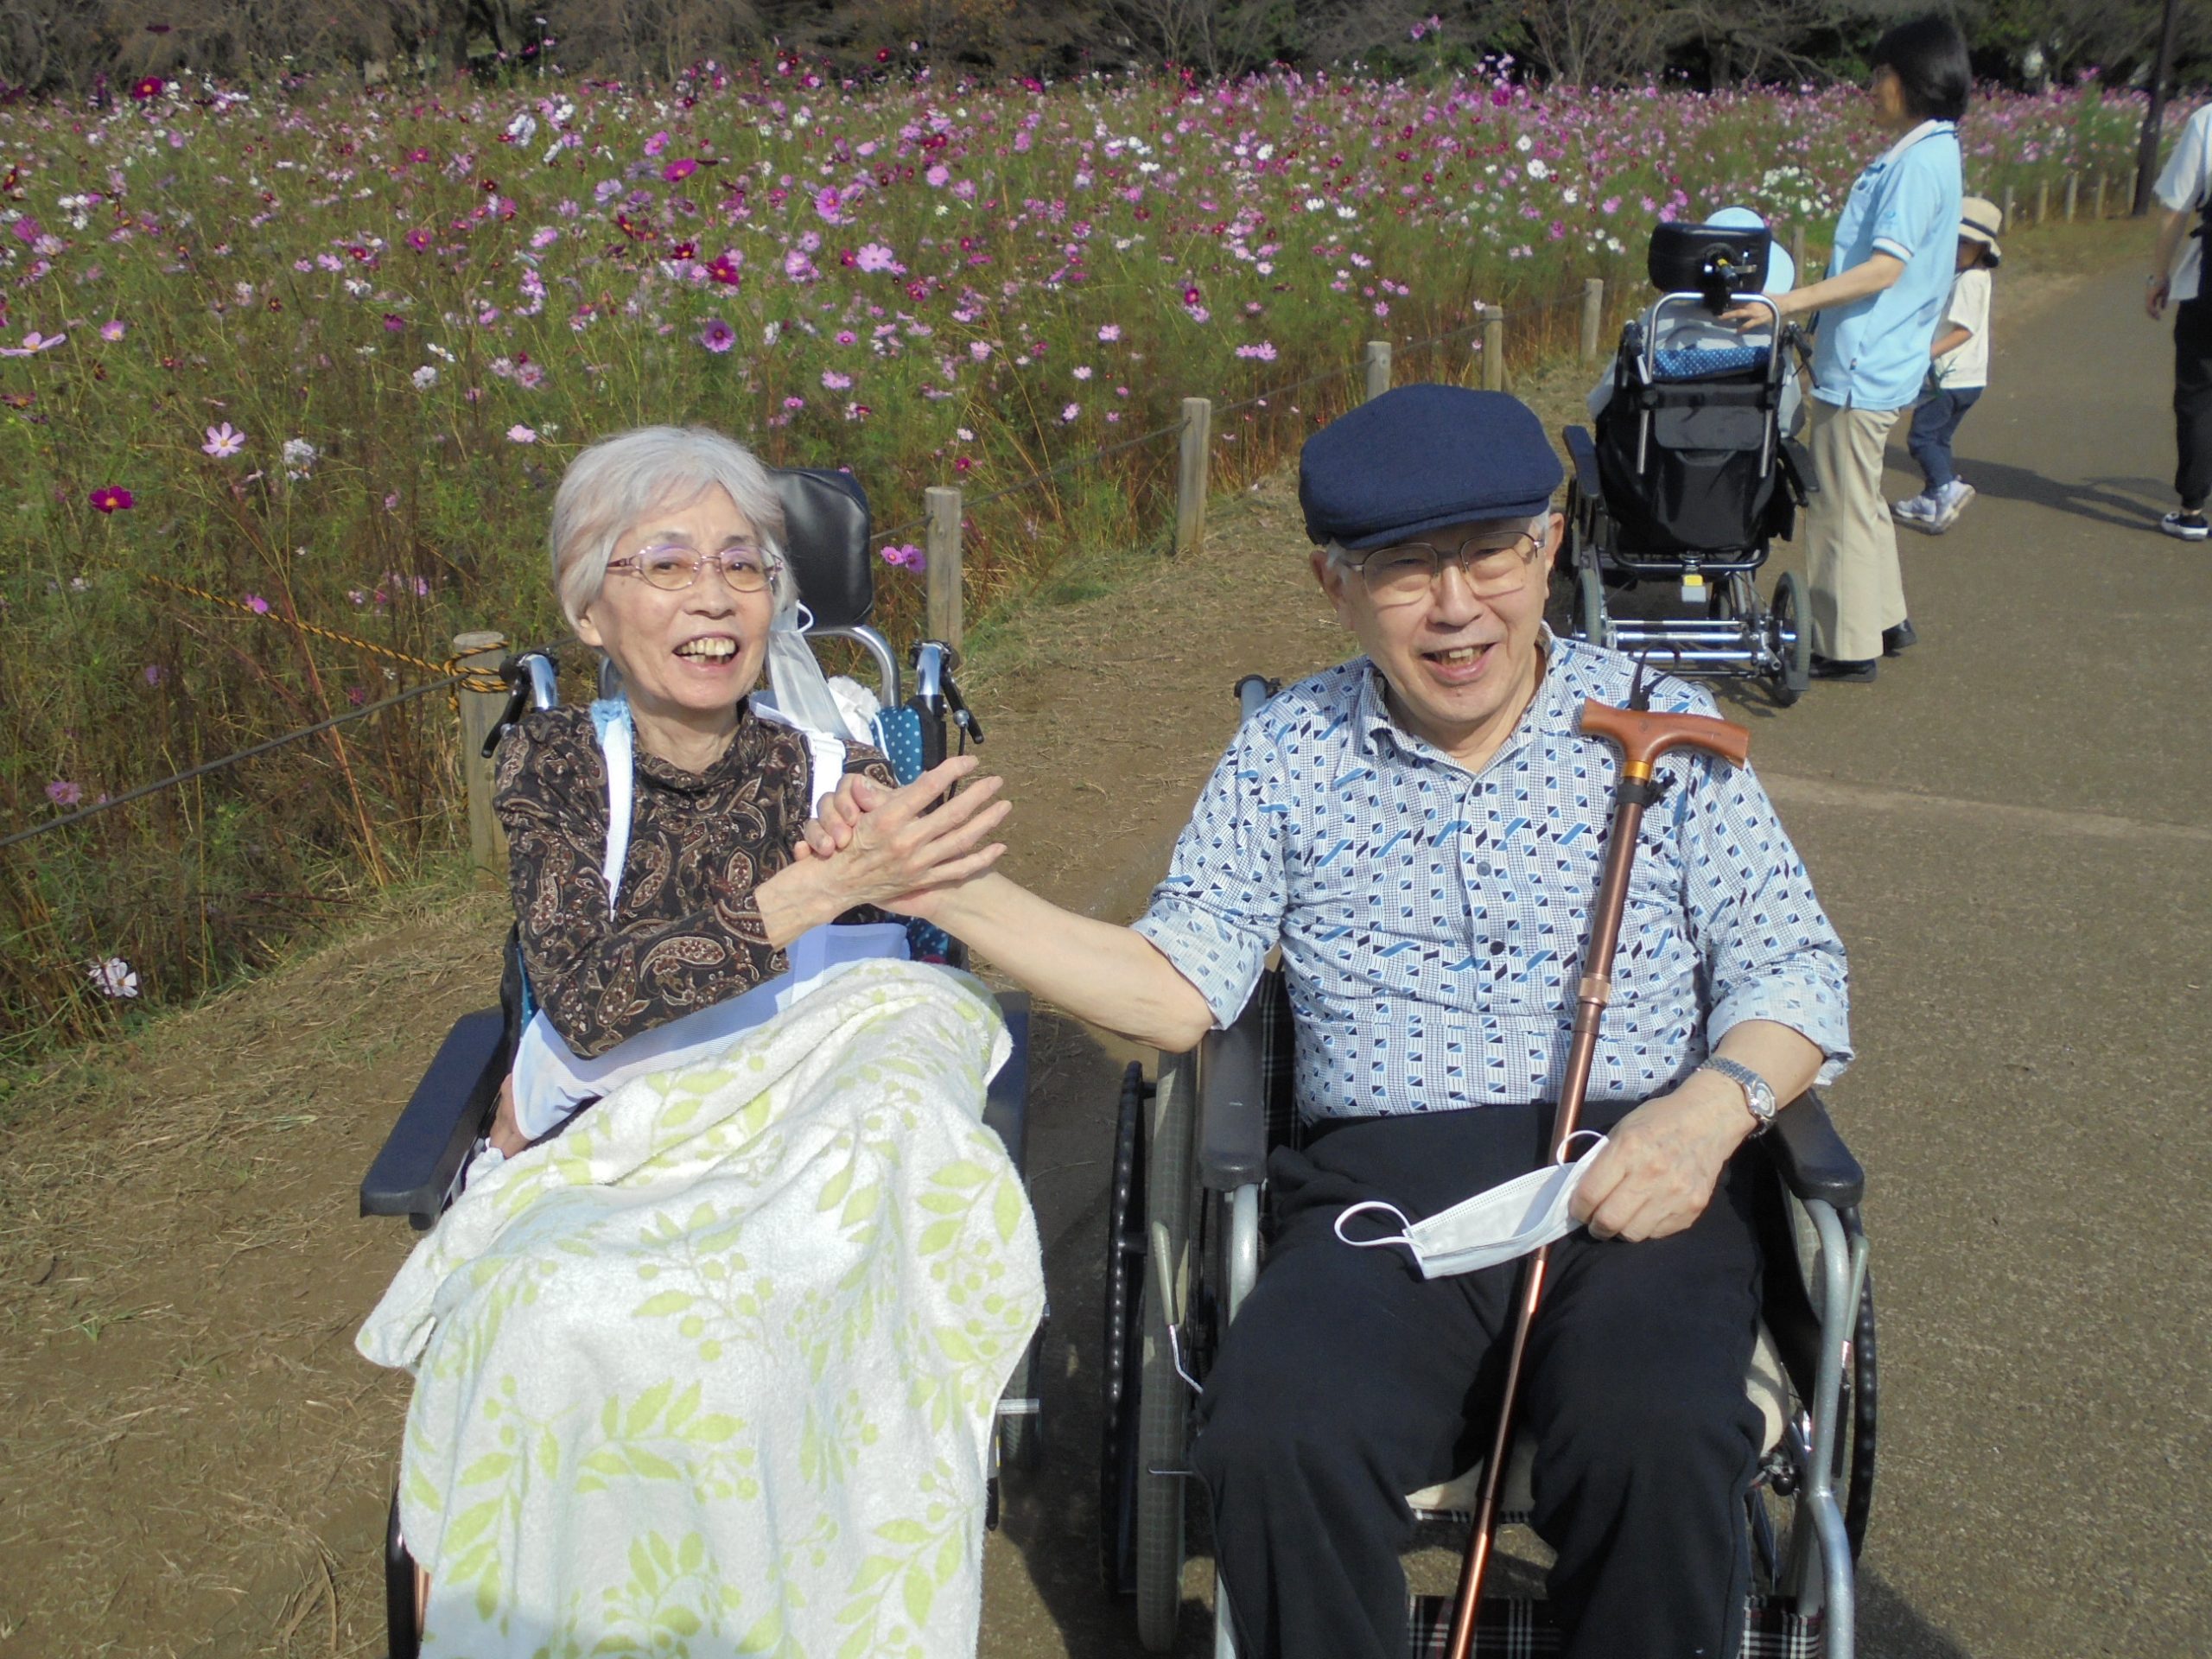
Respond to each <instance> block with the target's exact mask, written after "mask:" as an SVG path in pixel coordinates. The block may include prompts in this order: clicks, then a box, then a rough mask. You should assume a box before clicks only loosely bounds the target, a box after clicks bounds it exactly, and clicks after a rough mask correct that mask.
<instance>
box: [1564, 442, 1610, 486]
mask: <svg viewBox="0 0 2212 1659" xmlns="http://www.w3.org/2000/svg"><path fill="white" fill-rule="evenodd" d="M1560 436H1561V437H1563V438H1565V439H1566V440H1567V460H1568V461H1571V462H1572V463H1573V467H1574V487H1575V488H1576V489H1578V490H1580V491H1581V492H1582V493H1583V494H1585V495H1586V496H1588V497H1590V498H1591V499H1592V500H1596V499H1600V498H1602V497H1603V495H1604V494H1605V491H1604V488H1603V486H1601V484H1600V483H1599V477H1598V445H1597V442H1596V441H1595V440H1593V439H1592V437H1591V435H1590V429H1589V428H1588V427H1586V426H1570V427H1568V428H1567V429H1566V430H1565V431H1564V432H1562V433H1560Z"/></svg>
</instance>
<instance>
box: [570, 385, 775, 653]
mask: <svg viewBox="0 0 2212 1659" xmlns="http://www.w3.org/2000/svg"><path fill="white" fill-rule="evenodd" d="M717 485H719V486H721V488H722V489H723V490H725V491H727V492H728V494H729V499H730V500H731V501H732V502H733V503H734V504H735V505H736V507H737V510H738V511H739V512H741V513H743V514H744V515H745V517H746V520H747V523H749V524H751V525H752V526H753V535H754V536H755V537H758V538H759V541H760V551H761V555H762V556H763V557H764V558H765V559H766V561H767V563H768V571H769V587H770V588H771V590H772V592H773V593H774V594H775V601H776V614H777V615H778V616H779V617H780V616H784V615H785V614H787V613H790V612H791V611H792V610H794V609H795V608H796V607H798V578H797V577H796V576H795V575H792V574H791V561H790V559H788V558H787V557H786V556H785V551H784V500H783V497H782V496H780V495H779V494H778V493H776V486H775V481H774V480H772V479H771V478H770V477H769V476H768V469H767V468H766V467H763V466H762V465H761V464H760V461H759V459H758V458H757V457H755V456H754V454H753V452H752V451H751V450H750V449H747V448H746V447H745V446H744V445H743V444H741V443H740V442H737V440H736V439H734V438H731V437H726V436H724V435H722V434H721V433H720V432H716V431H715V430H714V429H712V428H709V427H704V426H640V427H637V428H635V429H632V430H630V431H628V432H618V433H616V434H615V435H613V437H611V438H601V440H600V441H599V442H597V443H594V444H593V445H592V446H591V447H590V448H587V449H585V450H584V451H582V453H581V454H578V455H577V456H576V458H575V460H574V461H570V462H569V470H568V471H567V472H565V473H563V474H562V476H561V487H560V489H559V490H558V491H557V492H556V493H555V494H554V497H553V523H552V528H551V531H550V534H549V535H548V537H547V542H548V544H549V546H550V550H551V553H552V556H553V591H554V594H556V596H557V597H558V598H559V600H560V601H561V610H562V613H563V614H564V615H565V616H567V618H568V619H569V626H571V627H573V626H575V624H576V622H577V621H578V620H579V619H580V618H581V617H582V614H583V611H584V607H586V606H588V605H589V604H590V603H591V602H592V601H594V599H596V598H598V597H599V590H600V589H601V588H602V587H604V586H605V585H606V582H607V560H609V559H610V558H612V557H613V556H614V544H615V543H617V542H618V541H620V540H621V538H622V537H623V536H624V535H625V534H626V532H628V531H632V530H633V529H635V528H636V527H637V525H638V523H639V520H640V519H642V518H645V516H646V515H647V514H648V513H650V512H653V511H654V510H655V509H656V508H658V507H659V506H660V505H663V504H664V503H665V502H668V501H669V500H670V499H671V498H673V499H676V500H677V501H679V502H682V503H686V504H688V503H690V502H691V501H693V500H696V499H697V498H698V497H699V496H700V495H701V494H702V493H705V492H706V491H707V490H709V489H712V488H713V487H715V486H717Z"/></svg>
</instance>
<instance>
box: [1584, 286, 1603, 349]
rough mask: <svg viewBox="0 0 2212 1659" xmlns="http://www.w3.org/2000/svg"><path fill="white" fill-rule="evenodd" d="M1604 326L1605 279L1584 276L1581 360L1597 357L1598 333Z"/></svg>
mask: <svg viewBox="0 0 2212 1659" xmlns="http://www.w3.org/2000/svg"><path fill="white" fill-rule="evenodd" d="M1603 327H1605V278H1604V277H1584V278H1583V279H1582V360H1583V361H1584V362H1585V363H1588V362H1592V361H1593V360H1595V359H1596V358H1597V355H1598V333H1599V330H1600V329H1601V328H1603Z"/></svg>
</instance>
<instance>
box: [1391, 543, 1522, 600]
mask: <svg viewBox="0 0 2212 1659" xmlns="http://www.w3.org/2000/svg"><path fill="white" fill-rule="evenodd" d="M1539 545H1541V543H1539V542H1538V540H1537V538H1536V537H1535V536H1532V535H1530V534H1529V532H1528V531H1525V530H1524V531H1522V532H1521V533H1520V534H1519V535H1517V536H1515V537H1511V538H1510V540H1505V541H1500V540H1499V539H1498V538H1497V535H1496V533H1495V532H1492V533H1491V534H1489V535H1487V536H1485V535H1484V534H1482V533H1480V532H1478V533H1477V534H1475V535H1473V536H1470V537H1468V538H1467V539H1466V540H1465V541H1464V542H1462V543H1459V546H1457V547H1455V548H1450V549H1446V548H1440V547H1437V546H1434V545H1433V544H1432V543H1427V542H1401V543H1398V544H1397V545H1396V546H1395V547H1379V548H1377V549H1376V550H1375V551H1374V552H1372V553H1370V554H1369V555H1368V556H1366V557H1365V558H1363V559H1362V560H1360V561H1359V575H1360V579H1361V580H1362V581H1363V582H1365V583H1366V584H1367V593H1368V597H1369V598H1370V599H1372V600H1373V601H1375V603H1376V605H1377V606H1379V607H1386V608H1387V607H1389V606H1393V605H1411V604H1414V603H1416V602H1417V601H1421V600H1424V599H1427V597H1428V595H1429V594H1430V592H1431V591H1432V590H1433V588H1434V587H1435V583H1436V577H1437V573H1438V572H1439V571H1440V570H1442V569H1444V567H1445V566H1446V564H1450V563H1457V564H1458V565H1459V570H1460V574H1461V575H1465V577H1466V579H1467V586H1468V588H1471V590H1472V591H1473V593H1474V594H1475V596H1476V597H1477V598H1478V599H1497V598H1499V597H1502V596H1503V595H1504V594H1510V593H1511V592H1513V590H1514V589H1516V588H1519V587H1520V586H1521V585H1522V583H1523V582H1526V581H1527V580H1528V579H1529V569H1530V568H1531V565H1532V563H1533V562H1534V560H1535V553H1536V549H1537V548H1538V546H1539Z"/></svg>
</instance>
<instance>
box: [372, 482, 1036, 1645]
mask: <svg viewBox="0 0 2212 1659" xmlns="http://www.w3.org/2000/svg"><path fill="white" fill-rule="evenodd" d="M770 477H771V478H772V480H774V483H775V486H776V488H777V492H778V493H779V495H780V496H781V497H782V499H783V505H784V515H785V531H786V534H785V542H786V543H787V546H786V556H788V557H789V558H790V560H791V564H792V568H793V569H794V571H795V573H796V575H798V585H799V591H800V594H801V595H802V597H803V598H804V602H805V605H806V608H807V610H808V612H809V613H811V615H812V617H813V619H814V620H813V622H812V624H811V626H810V627H809V629H808V638H809V639H848V640H850V641H852V642H854V643H855V645H858V646H860V648H861V650H862V651H864V652H866V653H867V655H868V658H871V659H872V661H873V663H874V667H875V670H876V672H877V676H878V682H879V693H878V696H879V702H880V711H879V713H878V714H877V715H876V717H875V728H876V737H877V740H878V743H879V745H880V747H881V748H882V749H883V751H884V753H885V754H886V755H887V756H888V757H889V759H890V761H891V766H892V771H893V774H894V775H895V776H896V777H897V778H898V779H899V782H900V783H902V784H904V783H911V782H912V780H913V779H916V778H917V777H918V776H920V775H921V774H922V773H923V772H925V771H927V770H928V769H929V768H930V767H931V766H936V765H938V763H940V762H941V761H943V760H944V759H945V758H946V757H947V755H948V753H950V752H951V750H952V747H953V745H954V744H955V743H956V742H957V744H958V745H959V746H960V747H961V748H962V749H963V750H964V749H965V747H966V746H967V744H968V743H969V742H971V741H972V742H975V743H977V744H980V743H981V742H982V739H983V731H982V724H981V722H979V721H977V720H976V717H975V715H973V714H972V713H971V712H970V711H969V708H968V705H967V703H966V702H965V701H964V700H963V697H962V696H961V693H960V688H959V686H958V684H957V682H956V681H955V679H954V671H955V669H956V668H957V657H956V654H955V653H954V652H953V651H952V649H951V648H950V646H948V645H944V644H943V643H942V642H940V641H937V640H928V639H925V640H921V641H918V642H917V643H916V644H915V645H913V647H912V651H911V652H909V654H908V660H909V663H910V664H911V666H912V670H913V675H914V690H913V691H912V694H911V695H908V696H905V697H903V698H902V697H901V695H900V692H901V684H902V682H901V676H900V673H899V659H898V658H897V656H896V654H895V653H894V652H893V649H892V647H891V645H890V642H889V641H888V640H887V639H885V638H884V637H883V635H882V634H881V633H880V632H878V631H877V630H876V629H875V628H874V627H873V626H870V622H869V619H870V617H871V616H872V615H873V613H874V605H875V592H874V573H873V566H872V564H871V563H870V561H869V557H868V535H869V527H870V519H869V512H868V498H867V495H866V494H865V493H863V492H862V490H861V486H860V485H859V484H858V483H857V482H856V481H855V480H854V479H853V478H852V477H851V476H850V475H849V474H844V473H838V472H831V471H826V470H825V471H817V470H811V469H802V468H791V469H786V470H781V471H772V472H771V474H770ZM500 672H501V676H502V677H503V678H504V679H505V681H506V683H507V685H508V688H509V696H508V701H507V704H506V707H505V709H504V710H503V711H502V713H501V715H500V718H499V721H498V722H497V723H496V724H495V725H494V726H493V729H492V731H491V733H490V734H489V735H488V736H487V737H486V740H485V742H484V747H483V752H482V755H481V757H480V758H482V759H486V760H488V759H490V758H491V756H492V754H493V751H494V750H495V749H496V748H497V747H498V746H499V740H500V738H501V737H502V736H504V735H505V732H506V729H507V728H508V727H509V726H510V725H512V723H513V722H514V721H517V720H518V719H519V718H520V717H521V716H522V715H523V714H524V711H525V710H527V709H550V708H552V707H554V706H555V705H556V703H558V702H559V701H560V692H559V684H558V665H557V664H556V661H555V659H554V657H553V654H552V652H550V651H548V650H539V651H531V652H522V653H519V654H518V655H517V656H514V657H512V658H509V659H508V660H507V661H506V662H505V664H503V665H502V667H501V670H500ZM910 933H911V934H912V940H913V949H914V956H915V957H916V959H917V960H924V961H938V962H944V963H948V964H950V965H951V966H953V967H959V968H964V967H965V966H966V965H967V962H966V952H965V951H964V950H963V948H962V947H961V946H960V945H959V944H957V941H954V940H951V939H950V938H946V936H945V935H944V934H943V933H941V932H939V931H937V930H936V929H933V928H930V927H927V926H926V925H925V924H922V923H919V922H915V923H912V924H910ZM502 956H503V971H502V974H501V978H500V988H499V1007H493V1008H484V1009H480V1010H478V1011H476V1012H474V1013H471V1014H463V1015H461V1018H460V1019H459V1020H456V1021H454V1026H453V1028H452V1030H451V1031H450V1032H449V1033H448V1034H447V1036H446V1039H445V1040H444V1041H443V1043H442V1044H441V1045H440V1046H439V1048H438V1052H437V1054H436V1056H435V1058H433V1059H432V1060H431V1062H430V1065H429V1070H428V1071H425V1072H424V1073H423V1077H422V1080H421V1082H419V1083H418V1084H416V1087H415V1091H414V1093H413V1095H412V1096H411V1097H410V1099H409V1101H408V1103H407V1106H406V1109H404V1111H402V1112H401V1114H400V1116H399V1118H398V1120H397V1122H395V1123H394V1124H393V1125H392V1127H391V1132H390V1134H389V1135H387V1136H386V1137H385V1142H384V1145H383V1147H382V1148H381V1149H380V1150H379V1151H378V1154H377V1156H376V1159H375V1161H374V1162H373V1163H372V1165H371V1166H370V1168H369V1172H368V1173H367V1175H366V1176H365V1177H364V1178H363V1179H362V1181H361V1186H360V1213H361V1214H362V1215H364V1216H404V1217H407V1219H408V1221H409V1223H410V1225H411V1226H412V1227H413V1228H414V1230H416V1231H417V1232H423V1231H427V1230H429V1229H430V1228H431V1227H432V1226H434V1225H435V1224H436V1223H437V1220H438V1217H440V1216H442V1214H443V1213H444V1212H445V1210H446V1208H447V1206H448V1205H450V1204H451V1203H452V1202H453V1199H454V1198H455V1197H456V1196H457V1192H456V1187H457V1185H458V1181H459V1178H460V1176H461V1172H462V1170H463V1168H464V1166H465V1165H466V1163H467V1159H468V1157H469V1154H470V1153H471V1151H472V1150H473V1149H474V1147H475V1145H476V1142H477V1141H478V1139H479V1138H480V1136H481V1135H483V1134H484V1132H485V1130H486V1128H487V1127H488V1126H489V1124H490V1122H491V1120H492V1114H493V1110H494V1109H495V1108H496V1106H497V1103H498V1098H499V1084H500V1083H501V1081H502V1080H503V1079H504V1078H505V1076H506V1075H507V1072H508V1071H509V1070H510V1069H511V1068H512V1064H513V1060H514V1054H515V1048H516V1046H517V1044H518V1042H519V1041H520V1039H521V1036H522V1029H523V1027H524V1025H525V1024H526V1023H527V1021H528V1018H529V1015H528V1013H527V1011H526V1010H527V1006H528V1004H527V997H528V989H527V983H526V981H525V979H524V974H523V966H522V955H521V948H520V945H519V943H518V938H517V937H516V935H515V933H514V932H513V931H510V932H509V935H508V938H507V943H506V945H505V950H504V951H503V953H502ZM998 1000H999V1007H1000V1010H1001V1014H1003V1016H1004V1018H1005V1020H1006V1025H1007V1034H1008V1036H1009V1037H1010V1038H1011V1039H1012V1040H1013V1052H1012V1054H1011V1055H1010V1056H1009V1058H1007V1063H1006V1065H1003V1066H1002V1067H1001V1068H1000V1070H999V1072H998V1075H997V1076H996V1077H994V1078H993V1079H992V1080H991V1084H990V1086H989V1090H988V1095H987V1098H986V1102H985V1106H984V1110H983V1122H985V1123H986V1124H987V1125H988V1127H989V1128H991V1129H992V1130H993V1131H994V1132H995V1133H996V1134H997V1135H998V1137H999V1139H1000V1140H1001V1142H1003V1143H1004V1145H1005V1147H1006V1149H1007V1155H1008V1156H1009V1157H1010V1158H1011V1159H1012V1160H1013V1162H1014V1169H1015V1171H1016V1173H1018V1174H1020V1175H1021V1176H1022V1178H1023V1179H1025V1181H1026V1179H1027V1163H1026V1161H1025V1160H1026V1157H1027V1119H1028V1075H1029V1014H1030V1003H1029V998H1028V996H1027V995H1026V994H1023V993H1020V992H1001V993H1000V994H999V999H998ZM1045 1334H1046V1332H1045V1326H1044V1325H1043V1324H1042V1323H1041V1322H1040V1324H1039V1327H1038V1329H1037V1331H1036V1332H1035V1333H1034V1334H1033V1336H1032V1338H1030V1343H1029V1346H1028V1348H1027V1351H1025V1352H1024V1354H1023V1356H1022V1357H1021V1359H1020V1361H1019V1362H1018V1363H1017V1364H1016V1366H1015V1369H1014V1375H1013V1376H1012V1377H1011V1379H1010V1380H1009V1381H1008V1383H1007V1389H1006V1391H1005V1393H1004V1395H1002V1396H1001V1399H1000V1401H999V1403H998V1408H997V1420H996V1424H995V1433H993V1435H992V1440H991V1455H992V1464H993V1466H992V1467H991V1469H990V1470H989V1471H988V1475H989V1484H988V1498H987V1510H986V1516H985V1521H986V1524H987V1525H992V1526H995V1525H996V1524H997V1518H998V1509H999V1503H998V1497H999V1486H998V1477H999V1474H1000V1472H1001V1471H1002V1470H1004V1469H1007V1468H1013V1469H1015V1470H1018V1471H1022V1472H1024V1473H1027V1472H1030V1471H1033V1470H1035V1469H1036V1468H1037V1466H1038V1465H1039V1460H1040V1459H1041V1457H1042V1455H1043V1446H1044V1442H1043V1438H1042V1435H1043V1423H1042V1421H1041V1417H1040V1415H1039V1399H1038V1392H1039V1391H1038V1388H1037V1378H1038V1363H1039V1354H1040V1353H1041V1352H1042V1351H1043V1344H1044V1340H1045ZM420 1594H421V1576H420V1574H419V1573H418V1571H417V1569H416V1563H415V1560H414V1559H413V1557H412V1556H411V1555H410V1554H409V1553H408V1549H407V1541H406V1539H405V1538H404V1536H403V1535H402V1534H401V1529H400V1523H399V1499H398V1495H397V1491H396V1490H395V1491H394V1494H393V1497H392V1503H391V1515H390V1519H389V1521H388V1522H387V1523H386V1527H385V1624H386V1629H387V1632H388V1638H389V1642H390V1652H391V1659H414V1656H415V1655H416V1652H417V1650H418V1648H419V1643H420V1637H419V1620H420V1615H421V1604H420V1600H419V1597H420Z"/></svg>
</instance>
